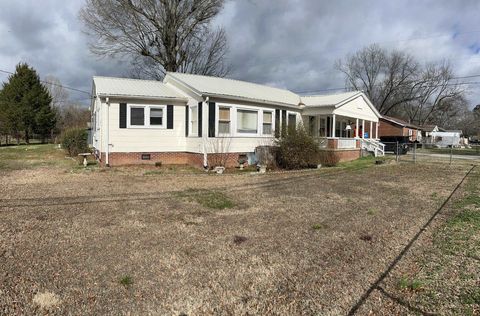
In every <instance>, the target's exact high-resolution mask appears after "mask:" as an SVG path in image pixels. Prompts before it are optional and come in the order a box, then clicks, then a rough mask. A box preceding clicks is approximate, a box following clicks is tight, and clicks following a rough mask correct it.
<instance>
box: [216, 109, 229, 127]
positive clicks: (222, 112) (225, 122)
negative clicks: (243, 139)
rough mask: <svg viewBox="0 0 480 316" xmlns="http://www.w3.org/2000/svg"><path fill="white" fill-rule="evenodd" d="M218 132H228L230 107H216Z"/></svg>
mask: <svg viewBox="0 0 480 316" xmlns="http://www.w3.org/2000/svg"><path fill="white" fill-rule="evenodd" d="M218 134H230V108H226V107H220V108H219V109H218Z"/></svg>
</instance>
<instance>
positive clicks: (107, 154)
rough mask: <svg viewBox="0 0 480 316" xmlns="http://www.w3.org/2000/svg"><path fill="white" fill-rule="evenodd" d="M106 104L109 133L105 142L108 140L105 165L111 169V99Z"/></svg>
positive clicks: (107, 99) (106, 100)
mask: <svg viewBox="0 0 480 316" xmlns="http://www.w3.org/2000/svg"><path fill="white" fill-rule="evenodd" d="M105 103H106V104H107V115H106V117H107V128H106V129H107V133H106V135H105V140H106V143H107V148H105V165H106V166H107V167H110V164H109V155H110V137H109V134H110V99H109V98H108V97H107V98H106V99H105Z"/></svg>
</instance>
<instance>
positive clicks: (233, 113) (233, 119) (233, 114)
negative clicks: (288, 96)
mask: <svg viewBox="0 0 480 316" xmlns="http://www.w3.org/2000/svg"><path fill="white" fill-rule="evenodd" d="M220 108H229V109H230V134H221V133H219V129H218V126H219V115H220ZM238 110H245V111H255V112H257V133H255V134H253V133H239V132H238V131H237V111H238ZM263 112H269V113H272V134H263ZM292 113H294V114H297V113H296V112H292ZM190 115H191V114H190ZM297 120H298V118H297ZM275 128H276V126H275V109H271V108H262V107H258V106H248V105H238V104H231V103H217V104H216V106H215V137H246V138H249V137H253V138H255V137H256V138H258V137H269V138H270V137H272V138H273V137H275Z"/></svg>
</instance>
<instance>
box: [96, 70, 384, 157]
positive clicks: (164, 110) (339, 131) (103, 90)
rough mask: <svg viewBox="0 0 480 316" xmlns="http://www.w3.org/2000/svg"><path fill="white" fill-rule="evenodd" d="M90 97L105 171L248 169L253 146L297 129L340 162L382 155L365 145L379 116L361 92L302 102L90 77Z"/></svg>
mask: <svg viewBox="0 0 480 316" xmlns="http://www.w3.org/2000/svg"><path fill="white" fill-rule="evenodd" d="M93 94H94V101H93V104H92V131H93V134H92V136H93V141H92V145H93V147H94V149H95V153H96V155H97V158H98V159H99V160H100V162H101V163H102V164H104V165H111V166H112V165H121V164H136V163H148V162H150V163H153V162H162V163H164V164H191V165H195V166H199V167H201V166H208V165H211V164H212V162H211V161H213V158H215V157H218V156H219V155H222V156H225V157H226V164H227V165H228V166H236V165H237V164H238V162H237V161H238V158H239V156H247V157H249V162H250V163H254V162H255V149H256V148H257V147H258V146H264V145H271V144H272V143H273V141H274V139H275V137H278V136H279V135H280V134H281V133H282V132H285V131H287V130H288V128H290V127H295V126H297V125H298V124H300V123H302V124H304V125H305V126H308V127H307V128H309V129H310V130H312V131H313V133H314V135H315V136H318V137H319V138H322V144H323V145H322V147H324V148H323V150H329V151H333V152H334V153H335V154H336V155H338V156H339V158H340V159H341V160H351V159H355V158H358V157H360V148H361V147H363V148H366V149H369V150H371V151H375V152H376V153H377V154H383V151H382V146H381V144H379V143H378V142H377V141H376V140H375V139H374V138H373V137H372V134H373V133H375V135H377V133H376V130H377V128H378V120H379V117H380V114H379V113H378V112H377V110H376V109H375V108H374V107H373V105H372V104H371V103H370V101H369V100H368V99H367V97H366V96H365V95H364V94H363V93H361V92H350V93H344V94H338V95H332V96H309V97H301V96H299V95H297V94H295V93H293V92H291V91H288V90H285V89H278V88H273V87H268V86H264V85H259V84H254V83H249V82H244V81H238V80H231V79H223V78H216V77H208V76H200V75H191V74H182V73H167V75H166V76H165V78H164V80H163V82H159V81H150V80H137V79H124V78H109V77H94V78H93ZM352 131H355V134H354V132H352ZM370 131H371V132H370ZM367 134H368V137H365V136H366V135H367ZM356 135H359V137H356ZM362 138H365V139H363V140H362ZM375 138H377V136H375Z"/></svg>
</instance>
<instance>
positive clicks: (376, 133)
mask: <svg viewBox="0 0 480 316" xmlns="http://www.w3.org/2000/svg"><path fill="white" fill-rule="evenodd" d="M378 123H380V122H376V123H375V138H376V139H379V138H378Z"/></svg>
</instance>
